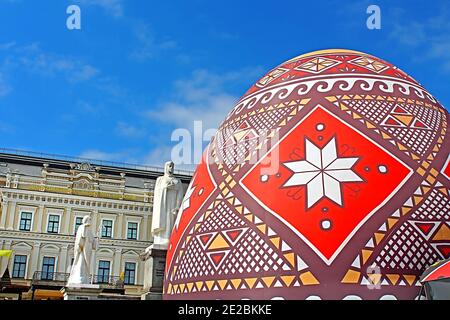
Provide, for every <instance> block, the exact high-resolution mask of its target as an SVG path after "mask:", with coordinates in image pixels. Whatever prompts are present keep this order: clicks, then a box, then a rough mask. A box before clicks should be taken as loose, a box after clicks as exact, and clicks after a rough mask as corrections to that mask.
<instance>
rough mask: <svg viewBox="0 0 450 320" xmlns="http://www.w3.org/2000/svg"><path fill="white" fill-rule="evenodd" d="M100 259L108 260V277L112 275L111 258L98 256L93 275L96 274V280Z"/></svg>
mask: <svg viewBox="0 0 450 320" xmlns="http://www.w3.org/2000/svg"><path fill="white" fill-rule="evenodd" d="M106 220H108V219H106ZM100 261H108V262H109V272H108V278H111V277H112V276H113V274H112V264H113V262H112V260H111V259H107V258H101V257H100V258H98V259H97V267H96V269H95V271H94V275H95V276H97V282H98V277H99V274H98V267H100ZM108 280H109V279H108Z"/></svg>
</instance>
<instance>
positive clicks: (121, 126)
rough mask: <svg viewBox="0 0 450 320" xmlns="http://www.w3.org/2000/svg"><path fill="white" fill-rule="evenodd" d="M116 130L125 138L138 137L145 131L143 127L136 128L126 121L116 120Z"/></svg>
mask: <svg viewBox="0 0 450 320" xmlns="http://www.w3.org/2000/svg"><path fill="white" fill-rule="evenodd" d="M116 132H117V133H118V134H119V135H120V136H122V137H126V138H139V137H142V136H143V135H144V133H145V131H144V130H143V129H140V128H137V127H135V126H133V125H131V124H129V123H126V122H122V121H120V122H118V123H117V125H116Z"/></svg>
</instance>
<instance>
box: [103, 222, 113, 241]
mask: <svg viewBox="0 0 450 320" xmlns="http://www.w3.org/2000/svg"><path fill="white" fill-rule="evenodd" d="M112 224H113V222H112V220H103V221H102V238H111V236H112Z"/></svg>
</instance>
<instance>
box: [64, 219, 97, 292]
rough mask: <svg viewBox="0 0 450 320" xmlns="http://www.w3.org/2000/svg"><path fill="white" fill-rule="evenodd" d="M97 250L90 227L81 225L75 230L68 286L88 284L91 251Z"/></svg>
mask: <svg viewBox="0 0 450 320" xmlns="http://www.w3.org/2000/svg"><path fill="white" fill-rule="evenodd" d="M94 249H97V239H96V238H95V237H94V233H93V232H92V229H91V227H90V225H85V224H82V225H81V226H79V228H78V230H77V235H76V237H75V247H74V261H73V265H72V269H71V271H70V276H69V279H68V281H67V284H68V285H71V284H72V285H73V284H89V283H90V267H91V257H92V250H94Z"/></svg>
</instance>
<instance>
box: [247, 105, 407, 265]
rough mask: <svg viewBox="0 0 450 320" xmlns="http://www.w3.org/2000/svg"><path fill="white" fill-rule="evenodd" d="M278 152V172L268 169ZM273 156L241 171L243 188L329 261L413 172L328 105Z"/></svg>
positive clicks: (302, 124) (284, 140) (292, 133)
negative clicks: (330, 110) (242, 173)
mask: <svg viewBox="0 0 450 320" xmlns="http://www.w3.org/2000/svg"><path fill="white" fill-rule="evenodd" d="M276 153H279V163H280V165H279V168H278V170H277V172H273V174H270V175H264V172H263V171H261V169H262V168H264V163H265V161H266V160H265V158H266V157H271V159H274V158H275V155H276ZM266 157H264V158H263V159H261V160H260V162H259V163H257V164H256V165H255V167H254V168H253V169H252V170H250V171H249V173H248V174H247V175H246V176H245V177H244V178H243V179H242V184H243V186H244V188H245V189H246V190H247V191H248V192H249V193H250V194H251V195H253V196H254V198H255V200H256V201H257V202H258V203H259V204H261V205H262V206H263V207H265V208H266V209H268V210H269V211H270V212H272V213H273V214H274V215H275V216H277V217H278V218H279V219H280V220H281V221H283V222H284V223H285V224H287V225H288V226H289V227H290V228H291V229H292V230H293V231H294V232H296V233H297V234H298V235H299V236H300V237H301V238H302V239H303V240H304V241H305V242H306V243H307V244H308V245H309V246H310V247H311V248H312V249H313V250H314V251H315V252H316V254H318V255H319V256H320V257H321V258H322V259H323V260H324V261H325V262H326V263H327V264H331V263H332V261H333V260H334V258H336V256H337V255H338V254H339V252H340V251H341V250H342V249H343V248H344V247H345V245H346V243H347V242H348V241H349V240H350V238H351V237H352V235H353V234H354V233H355V232H356V231H357V230H358V229H359V228H360V226H361V225H362V224H363V223H364V222H365V221H367V219H369V218H370V216H371V215H372V214H373V213H374V212H375V211H376V210H377V209H378V208H379V207H380V206H381V205H383V204H384V203H385V202H387V201H388V200H389V199H390V198H391V196H392V195H393V194H394V193H395V192H396V191H397V190H398V188H399V187H400V186H401V185H402V184H403V182H404V181H406V178H407V177H408V176H409V174H410V173H411V170H410V169H409V168H408V167H406V166H405V165H404V164H403V163H402V162H400V160H398V159H396V158H395V157H394V156H393V155H391V154H390V153H388V152H387V151H386V150H384V149H383V148H382V147H380V146H379V145H377V144H376V143H375V142H373V141H371V140H370V139H369V138H367V137H366V136H364V135H363V134H362V133H360V132H359V131H357V130H355V129H354V128H352V127H350V126H349V125H348V124H347V123H344V122H343V121H341V120H340V119H338V118H337V117H336V116H334V115H332V114H331V113H329V112H328V111H326V110H325V109H324V108H323V107H321V106H318V107H316V108H315V109H314V110H313V111H312V112H311V113H310V114H309V115H308V116H307V117H305V118H304V119H303V121H300V122H299V123H298V124H297V125H296V126H295V127H294V128H293V129H292V130H291V131H290V132H289V133H288V134H287V135H285V136H284V137H283V138H282V139H281V140H280V142H279V143H278V144H277V145H276V146H275V148H273V149H272V150H271V151H270V152H269V153H268V154H267V155H266ZM266 163H267V162H266ZM267 190H271V192H270V193H268V192H267Z"/></svg>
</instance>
